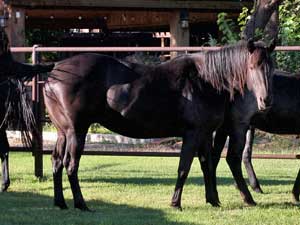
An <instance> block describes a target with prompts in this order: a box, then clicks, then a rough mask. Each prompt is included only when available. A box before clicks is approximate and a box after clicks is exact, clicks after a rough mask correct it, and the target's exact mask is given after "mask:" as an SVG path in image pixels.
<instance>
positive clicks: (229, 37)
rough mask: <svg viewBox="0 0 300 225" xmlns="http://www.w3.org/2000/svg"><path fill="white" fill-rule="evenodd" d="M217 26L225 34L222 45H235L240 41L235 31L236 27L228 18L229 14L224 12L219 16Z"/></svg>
mask: <svg viewBox="0 0 300 225" xmlns="http://www.w3.org/2000/svg"><path fill="white" fill-rule="evenodd" d="M217 24H218V26H219V30H220V31H221V32H222V34H223V36H222V38H221V43H222V44H233V43H235V42H236V41H237V40H238V39H239V35H238V33H237V32H236V31H235V30H236V25H235V23H234V22H233V20H232V19H230V18H227V13H225V12H222V13H219V14H218V19H217Z"/></svg>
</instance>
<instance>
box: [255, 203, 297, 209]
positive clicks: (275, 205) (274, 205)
mask: <svg viewBox="0 0 300 225" xmlns="http://www.w3.org/2000/svg"><path fill="white" fill-rule="evenodd" d="M257 207H259V208H261V209H270V208H272V209H274V208H277V209H287V208H295V209H297V208H298V209H300V205H299V204H295V203H293V202H270V203H258V205H257Z"/></svg>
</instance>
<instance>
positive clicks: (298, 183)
mask: <svg viewBox="0 0 300 225" xmlns="http://www.w3.org/2000/svg"><path fill="white" fill-rule="evenodd" d="M292 193H293V199H294V201H295V203H297V204H299V203H300V201H299V194H300V169H299V171H298V175H297V178H296V180H295V183H294V187H293V191H292Z"/></svg>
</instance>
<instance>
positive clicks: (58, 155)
mask: <svg viewBox="0 0 300 225" xmlns="http://www.w3.org/2000/svg"><path fill="white" fill-rule="evenodd" d="M57 135H58V137H57V141H56V146H55V149H54V151H53V152H52V167H53V182H54V205H55V206H58V207H59V208H61V209H67V208H68V207H67V205H66V202H65V198H64V194H63V186H62V171H63V168H64V167H63V158H64V155H65V147H66V136H65V134H64V133H62V132H61V131H58V132H57Z"/></svg>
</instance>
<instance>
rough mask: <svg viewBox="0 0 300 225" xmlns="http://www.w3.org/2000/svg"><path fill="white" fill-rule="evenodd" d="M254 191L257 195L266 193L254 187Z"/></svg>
mask: <svg viewBox="0 0 300 225" xmlns="http://www.w3.org/2000/svg"><path fill="white" fill-rule="evenodd" d="M252 190H253V191H255V192H256V193H260V194H263V193H264V192H263V190H262V189H261V188H260V187H253V188H252Z"/></svg>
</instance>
